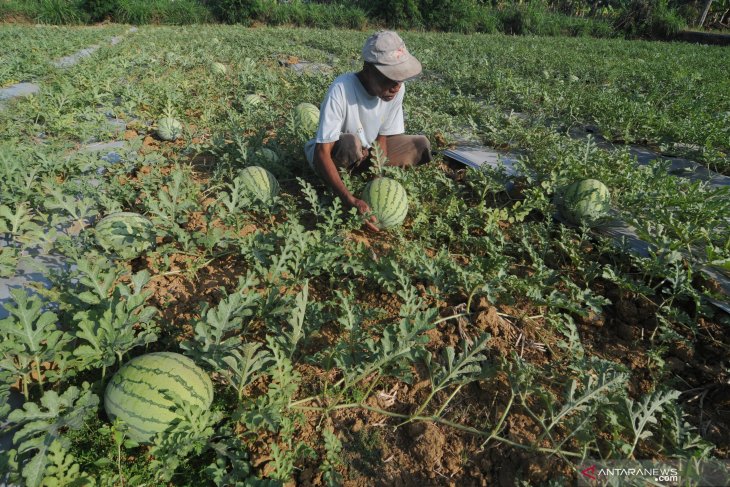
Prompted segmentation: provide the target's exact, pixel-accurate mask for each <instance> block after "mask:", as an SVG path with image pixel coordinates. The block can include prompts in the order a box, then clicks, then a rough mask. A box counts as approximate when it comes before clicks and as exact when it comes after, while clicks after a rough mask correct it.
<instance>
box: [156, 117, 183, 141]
mask: <svg viewBox="0 0 730 487" xmlns="http://www.w3.org/2000/svg"><path fill="white" fill-rule="evenodd" d="M157 135H158V136H159V137H160V138H161V139H162V140H175V139H177V138H179V137H180V136H181V135H182V124H181V123H180V122H179V121H177V120H175V119H174V118H172V117H162V118H161V119H159V120H158V121H157Z"/></svg>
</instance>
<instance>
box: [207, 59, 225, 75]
mask: <svg viewBox="0 0 730 487" xmlns="http://www.w3.org/2000/svg"><path fill="white" fill-rule="evenodd" d="M210 70H211V72H212V73H213V74H214V75H216V76H224V75H225V74H226V71H228V68H227V67H226V65H225V64H223V63H218V62H214V63H211V65H210Z"/></svg>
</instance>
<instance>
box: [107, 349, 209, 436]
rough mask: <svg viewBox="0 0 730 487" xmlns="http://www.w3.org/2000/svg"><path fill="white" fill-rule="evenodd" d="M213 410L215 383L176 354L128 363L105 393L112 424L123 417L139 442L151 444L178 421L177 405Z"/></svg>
mask: <svg viewBox="0 0 730 487" xmlns="http://www.w3.org/2000/svg"><path fill="white" fill-rule="evenodd" d="M171 397H176V398H179V399H180V400H182V401H184V402H185V403H187V404H190V405H195V406H199V407H200V408H202V409H208V408H210V405H211V403H212V402H213V383H212V382H211V380H210V377H208V375H207V374H206V373H205V372H204V371H203V370H202V369H201V368H200V367H198V366H197V365H196V364H195V362H193V361H192V360H190V359H189V358H187V357H185V356H184V355H180V354H179V353H173V352H153V353H148V354H145V355H140V356H139V357H135V358H133V359H132V360H130V361H129V362H127V363H125V364H124V365H123V366H122V367H121V368H120V369H119V370H118V371H117V373H116V374H114V376H113V377H112V378H111V380H110V381H109V384H107V386H106V390H105V391H104V410H105V411H106V414H107V416H109V419H110V420H111V421H114V420H115V419H117V418H119V419H120V420H122V421H123V422H124V424H125V425H126V426H127V427H128V428H129V431H128V435H129V437H130V438H131V439H133V440H135V441H136V442H138V443H151V442H152V441H153V440H154V437H155V436H156V435H157V433H160V432H162V431H165V430H166V429H167V428H169V427H170V426H171V425H172V423H173V422H174V421H175V420H176V419H180V418H179V416H178V414H176V413H175V412H174V410H173V409H174V406H175V402H173V400H171V399H170V398H171Z"/></svg>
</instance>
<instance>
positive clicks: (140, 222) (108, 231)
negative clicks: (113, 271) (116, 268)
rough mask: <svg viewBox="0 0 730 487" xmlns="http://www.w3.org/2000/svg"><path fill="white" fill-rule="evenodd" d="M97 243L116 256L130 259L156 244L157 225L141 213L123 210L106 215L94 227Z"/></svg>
mask: <svg viewBox="0 0 730 487" xmlns="http://www.w3.org/2000/svg"><path fill="white" fill-rule="evenodd" d="M94 237H95V239H96V243H97V244H99V246H100V247H101V248H103V249H104V250H105V251H107V252H110V253H112V254H114V255H115V256H117V257H119V258H121V259H125V260H130V259H135V258H137V257H139V256H140V255H141V254H142V253H144V252H145V251H147V250H148V249H150V248H151V247H152V246H154V244H155V227H154V225H153V224H152V222H151V221H149V220H148V219H147V218H145V217H143V216H142V215H140V214H139V213H132V212H128V211H122V212H118V213H112V214H110V215H107V216H105V217H104V218H102V219H101V220H99V222H98V223H97V224H96V226H95V227H94Z"/></svg>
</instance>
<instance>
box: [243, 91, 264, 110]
mask: <svg viewBox="0 0 730 487" xmlns="http://www.w3.org/2000/svg"><path fill="white" fill-rule="evenodd" d="M243 101H244V102H245V103H246V104H247V105H251V106H252V107H255V106H258V105H261V104H262V103H263V102H264V99H263V98H261V97H260V96H259V95H257V94H255V93H251V94H249V95H246V96H245V97H244V98H243Z"/></svg>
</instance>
